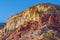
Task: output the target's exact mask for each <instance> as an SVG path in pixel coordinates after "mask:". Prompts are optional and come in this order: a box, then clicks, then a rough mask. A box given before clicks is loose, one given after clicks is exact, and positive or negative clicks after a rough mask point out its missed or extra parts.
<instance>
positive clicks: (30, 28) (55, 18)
mask: <svg viewBox="0 0 60 40" xmlns="http://www.w3.org/2000/svg"><path fill="white" fill-rule="evenodd" d="M39 19H40V20H39V21H38V22H37V21H30V22H25V23H24V24H23V25H20V26H19V27H18V29H17V30H16V31H15V32H14V33H13V34H12V35H10V36H9V37H8V38H7V40H21V39H20V38H21V34H23V35H24V34H25V35H26V34H28V33H32V32H34V31H35V30H39V29H43V28H44V27H45V26H44V25H47V24H48V25H50V26H51V27H56V28H58V29H59V28H60V22H59V21H60V14H42V15H40V17H39ZM23 35H22V36H23ZM31 40H32V39H31Z"/></svg>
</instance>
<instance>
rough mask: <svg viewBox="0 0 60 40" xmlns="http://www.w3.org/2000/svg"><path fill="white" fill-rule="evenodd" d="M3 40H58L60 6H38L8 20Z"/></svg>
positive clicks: (59, 32) (59, 38)
mask: <svg viewBox="0 0 60 40" xmlns="http://www.w3.org/2000/svg"><path fill="white" fill-rule="evenodd" d="M3 30H4V31H3V32H4V34H2V35H4V36H2V37H3V38H0V39H1V40H2V39H5V40H60V35H58V34H60V6H58V5H54V4H38V5H36V6H33V7H30V8H28V9H26V10H25V11H23V12H21V13H20V14H17V15H14V16H12V17H11V18H9V19H8V21H7V24H6V27H5V28H4V29H3Z"/></svg>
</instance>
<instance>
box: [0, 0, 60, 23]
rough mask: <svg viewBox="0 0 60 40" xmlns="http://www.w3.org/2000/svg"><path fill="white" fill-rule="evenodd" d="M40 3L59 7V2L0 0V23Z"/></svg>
mask: <svg viewBox="0 0 60 40" xmlns="http://www.w3.org/2000/svg"><path fill="white" fill-rule="evenodd" d="M40 3H52V4H58V5H60V0H0V23H1V22H6V21H7V19H8V18H10V17H11V16H13V15H14V14H18V13H20V12H22V11H23V10H25V9H27V8H29V7H30V6H33V5H36V4H40Z"/></svg>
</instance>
